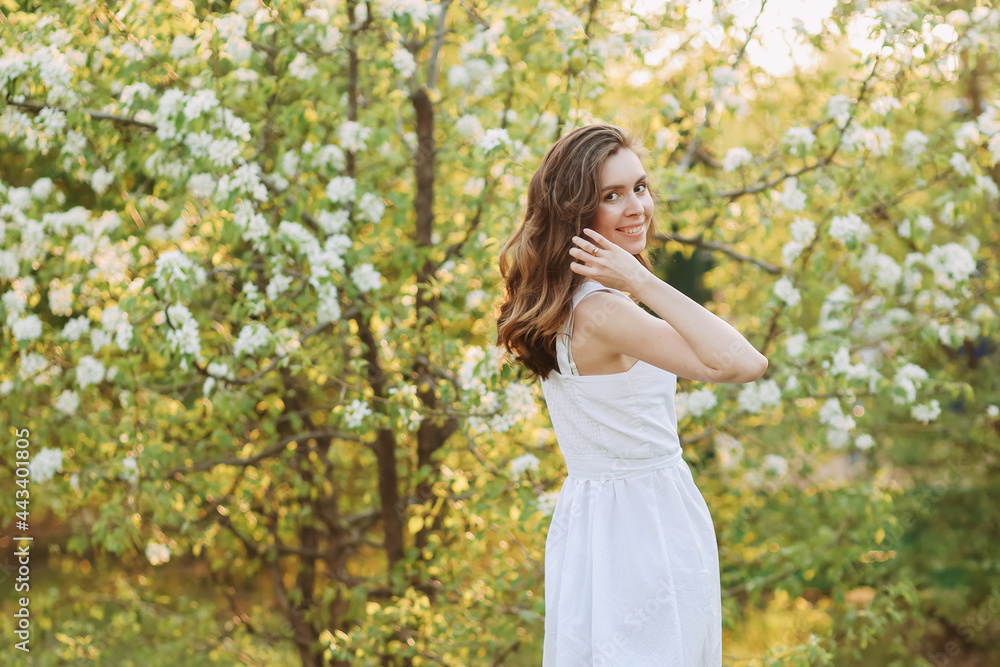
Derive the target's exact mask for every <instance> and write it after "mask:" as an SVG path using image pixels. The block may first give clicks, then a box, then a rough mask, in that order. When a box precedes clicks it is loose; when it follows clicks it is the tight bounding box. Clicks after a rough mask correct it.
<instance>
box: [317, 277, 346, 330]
mask: <svg viewBox="0 0 1000 667" xmlns="http://www.w3.org/2000/svg"><path fill="white" fill-rule="evenodd" d="M316 295H317V298H318V300H319V304H318V305H317V306H316V323H317V324H326V323H327V322H334V321H336V320H339V319H340V315H341V313H340V303H339V302H338V301H337V286H336V285H331V284H329V283H323V284H321V285H319V286H318V287H317V288H316Z"/></svg>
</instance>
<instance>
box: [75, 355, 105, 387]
mask: <svg viewBox="0 0 1000 667" xmlns="http://www.w3.org/2000/svg"><path fill="white" fill-rule="evenodd" d="M104 373H105V368H104V364H102V363H101V362H100V361H98V360H97V359H95V358H94V357H92V356H90V355H89V354H88V355H85V356H83V357H81V358H80V363H79V364H78V365H77V367H76V383H77V385H78V386H79V387H80V389H85V388H87V387H89V386H90V385H92V384H98V383H99V382H102V381H103V380H104Z"/></svg>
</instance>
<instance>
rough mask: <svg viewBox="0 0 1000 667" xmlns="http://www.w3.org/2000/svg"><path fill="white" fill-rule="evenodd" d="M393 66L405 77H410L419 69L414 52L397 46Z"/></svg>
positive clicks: (393, 55) (393, 56) (393, 53)
mask: <svg viewBox="0 0 1000 667" xmlns="http://www.w3.org/2000/svg"><path fill="white" fill-rule="evenodd" d="M392 66H393V67H395V68H396V71H397V72H399V75H400V76H401V77H403V78H404V79H409V78H410V77H411V76H412V75H413V73H414V72H416V71H417V61H416V60H414V59H413V54H412V53H410V52H409V51H407V50H406V49H404V48H397V49H396V50H395V51H393V52H392Z"/></svg>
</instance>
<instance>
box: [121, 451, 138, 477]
mask: <svg viewBox="0 0 1000 667" xmlns="http://www.w3.org/2000/svg"><path fill="white" fill-rule="evenodd" d="M121 478H122V479H125V480H128V481H130V482H134V481H136V480H137V479H139V463H138V461H136V460H135V457H134V456H132V455H131V454H129V455H128V456H126V457H125V458H123V459H122V472H121Z"/></svg>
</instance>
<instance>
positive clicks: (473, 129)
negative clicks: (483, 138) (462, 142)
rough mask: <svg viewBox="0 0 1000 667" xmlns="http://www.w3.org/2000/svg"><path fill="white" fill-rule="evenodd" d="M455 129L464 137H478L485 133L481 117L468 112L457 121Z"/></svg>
mask: <svg viewBox="0 0 1000 667" xmlns="http://www.w3.org/2000/svg"><path fill="white" fill-rule="evenodd" d="M455 129H456V130H457V131H458V133H459V134H461V135H462V136H463V137H469V138H473V137H478V136H479V135H481V134H482V133H483V125H482V123H480V122H479V119H478V118H477V117H476V116H473V115H472V114H466V115H464V116H462V117H461V118H459V119H458V120H457V121H455Z"/></svg>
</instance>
